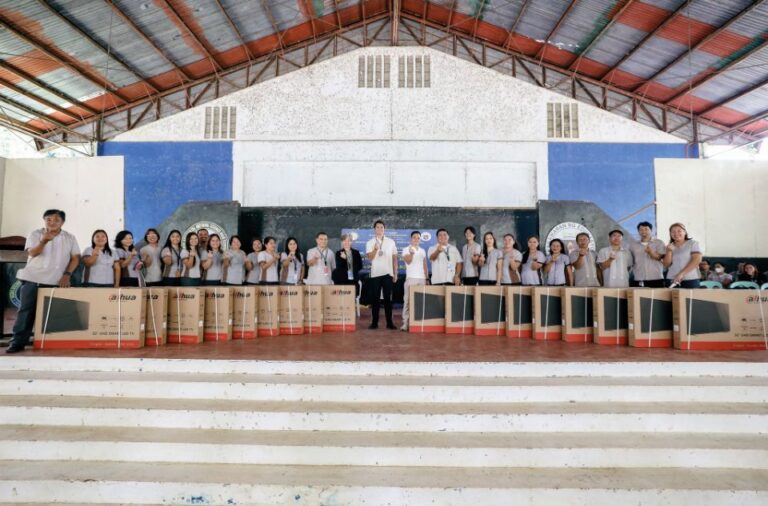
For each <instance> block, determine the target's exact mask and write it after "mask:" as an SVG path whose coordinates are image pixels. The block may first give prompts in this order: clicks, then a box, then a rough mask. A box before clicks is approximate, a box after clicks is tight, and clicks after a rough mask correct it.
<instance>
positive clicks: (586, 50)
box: [568, 0, 635, 70]
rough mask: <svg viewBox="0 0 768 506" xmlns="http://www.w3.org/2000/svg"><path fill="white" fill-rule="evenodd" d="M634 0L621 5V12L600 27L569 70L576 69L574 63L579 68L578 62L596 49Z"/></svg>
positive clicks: (628, 0)
mask: <svg viewBox="0 0 768 506" xmlns="http://www.w3.org/2000/svg"><path fill="white" fill-rule="evenodd" d="M634 1H635V0H627V3H625V4H624V5H623V6H622V7H621V9H619V12H617V13H616V14H615V15H614V16H613V17H612V18H611V20H610V21H608V22H607V23H606V24H605V26H604V27H602V28H601V29H600V31H599V32H597V35H595V37H594V38H593V39H592V40H591V41H590V42H589V44H587V47H585V48H584V49H583V50H582V51H581V52H580V53H579V55H578V56H577V57H576V59H575V60H573V62H571V64H570V65H569V66H568V70H574V68H573V67H574V65H576V68H578V63H579V62H580V61H581V59H582V58H584V57H585V56H586V55H587V53H589V52H590V51H591V50H592V49H594V47H595V46H596V45H597V43H598V42H599V41H600V39H602V37H603V35H605V34H606V33H608V30H610V29H611V27H612V26H613V25H614V23H616V21H617V20H618V19H619V18H620V17H621V15H622V14H624V12H625V11H626V10H627V9H629V7H630V6H631V5H632V2H634Z"/></svg>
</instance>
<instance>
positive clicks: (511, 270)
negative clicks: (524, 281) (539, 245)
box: [501, 234, 523, 285]
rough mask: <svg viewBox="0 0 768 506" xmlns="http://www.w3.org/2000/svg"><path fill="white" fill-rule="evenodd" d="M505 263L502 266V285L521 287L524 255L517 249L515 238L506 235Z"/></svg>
mask: <svg viewBox="0 0 768 506" xmlns="http://www.w3.org/2000/svg"><path fill="white" fill-rule="evenodd" d="M502 251H503V253H504V261H503V262H502V264H501V284H502V285H519V284H520V264H521V262H522V261H523V254H522V253H520V251H519V250H518V249H517V242H516V241H515V236H513V235H512V234H504V249H503V250H502Z"/></svg>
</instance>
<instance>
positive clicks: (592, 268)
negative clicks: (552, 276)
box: [569, 232, 600, 287]
mask: <svg viewBox="0 0 768 506" xmlns="http://www.w3.org/2000/svg"><path fill="white" fill-rule="evenodd" d="M589 243H590V238H589V234H587V233H584V232H581V233H579V234H578V235H577V236H576V245H577V246H578V247H579V249H577V250H574V251H571V254H570V256H569V260H570V263H571V267H572V268H573V286H578V287H593V286H600V278H599V277H598V271H597V255H596V254H595V252H594V251H592V250H591V249H590V248H589Z"/></svg>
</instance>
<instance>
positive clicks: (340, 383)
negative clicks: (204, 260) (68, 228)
mask: <svg viewBox="0 0 768 506" xmlns="http://www.w3.org/2000/svg"><path fill="white" fill-rule="evenodd" d="M62 393H64V394H66V395H68V396H93V397H125V398H152V399H231V400H249V401H307V402H336V401H344V402H385V401H397V402H427V403H450V402H459V403H489V402H490V403H494V402H543V403H547V402H697V403H723V402H731V401H733V400H734V399H738V401H739V402H742V403H766V402H768V378H762V377H757V378H741V377H720V378H717V377H700V378H692V377H682V378H677V377H669V378H636V377H630V378H612V377H598V376H591V377H571V378H562V377H552V378H525V377H524V378H512V377H503V378H443V377H430V376H411V377H400V376H310V375H302V376H295V375H271V376H265V375H252V374H238V375H234V374H191V373H154V374H148V373H132V372H79V371H75V372H60V371H39V372H38V371H0V396H6V395H7V396H11V395H21V396H31V395H43V396H44V395H59V394H62Z"/></svg>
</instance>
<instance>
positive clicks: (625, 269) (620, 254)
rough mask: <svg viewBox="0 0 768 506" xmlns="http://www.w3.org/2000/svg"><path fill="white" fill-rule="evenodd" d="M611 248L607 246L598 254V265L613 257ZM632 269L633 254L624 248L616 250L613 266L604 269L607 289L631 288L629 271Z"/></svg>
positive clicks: (604, 281) (604, 283)
mask: <svg viewBox="0 0 768 506" xmlns="http://www.w3.org/2000/svg"><path fill="white" fill-rule="evenodd" d="M611 251H612V249H611V247H610V246H606V247H605V248H603V249H601V250H600V252H599V253H598V254H597V261H598V263H602V262H605V261H607V260H608V259H609V258H610V257H611ZM631 267H632V253H630V252H629V250H628V249H627V248H626V247H624V245H622V246H621V249H619V250H616V258H615V259H614V260H613V262H611V266H610V267H608V268H607V269H603V286H604V287H606V288H626V287H628V286H629V269H630V268H631Z"/></svg>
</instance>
